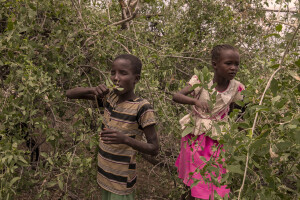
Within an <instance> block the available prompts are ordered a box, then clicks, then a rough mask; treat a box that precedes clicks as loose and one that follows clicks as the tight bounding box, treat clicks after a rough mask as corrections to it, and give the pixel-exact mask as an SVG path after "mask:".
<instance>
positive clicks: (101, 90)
mask: <svg viewBox="0 0 300 200" xmlns="http://www.w3.org/2000/svg"><path fill="white" fill-rule="evenodd" d="M108 92H109V89H108V88H107V87H106V85H104V84H101V85H98V86H97V87H93V88H92V90H91V93H92V94H93V95H96V96H97V97H100V98H103V97H104V96H105V95H106V94H108Z"/></svg>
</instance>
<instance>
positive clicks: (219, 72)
mask: <svg viewBox="0 0 300 200" xmlns="http://www.w3.org/2000/svg"><path fill="white" fill-rule="evenodd" d="M239 65H240V55H239V53H238V52H237V51H234V50H231V49H224V50H222V51H221V53H220V58H219V59H218V61H213V67H214V70H215V75H216V76H218V78H222V79H226V80H231V79H233V78H234V77H235V75H236V73H237V72H238V70H239Z"/></svg>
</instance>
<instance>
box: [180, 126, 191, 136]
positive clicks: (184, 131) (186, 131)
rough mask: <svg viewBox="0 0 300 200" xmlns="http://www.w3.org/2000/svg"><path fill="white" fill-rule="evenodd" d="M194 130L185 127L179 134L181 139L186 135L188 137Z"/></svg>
mask: <svg viewBox="0 0 300 200" xmlns="http://www.w3.org/2000/svg"><path fill="white" fill-rule="evenodd" d="M193 130H194V127H191V126H188V127H186V128H185V129H184V130H183V132H182V133H181V137H184V136H186V135H188V134H189V133H191V132H192V131H193Z"/></svg>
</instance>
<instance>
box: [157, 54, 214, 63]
mask: <svg viewBox="0 0 300 200" xmlns="http://www.w3.org/2000/svg"><path fill="white" fill-rule="evenodd" d="M161 56H163V57H171V58H182V59H190V60H199V61H201V62H203V63H206V64H209V63H208V62H206V61H205V60H202V59H201V58H195V57H185V56H174V55H161Z"/></svg>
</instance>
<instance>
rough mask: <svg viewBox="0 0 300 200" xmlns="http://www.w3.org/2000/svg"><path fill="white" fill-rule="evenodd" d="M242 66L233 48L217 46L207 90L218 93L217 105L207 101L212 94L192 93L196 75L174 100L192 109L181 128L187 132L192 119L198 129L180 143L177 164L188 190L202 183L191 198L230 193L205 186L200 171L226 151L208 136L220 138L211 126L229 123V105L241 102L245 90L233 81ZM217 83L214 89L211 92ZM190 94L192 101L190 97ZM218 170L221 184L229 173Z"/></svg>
mask: <svg viewBox="0 0 300 200" xmlns="http://www.w3.org/2000/svg"><path fill="white" fill-rule="evenodd" d="M239 64H240V56H239V53H238V51H237V49H236V48H234V47H233V46H230V45H217V46H215V47H214V48H213V50H212V66H213V69H214V77H213V80H211V82H210V83H209V84H208V88H211V89H212V90H213V91H217V95H216V102H215V104H214V106H213V108H210V107H209V106H208V101H209V100H210V92H209V91H207V90H206V89H204V88H200V87H196V88H195V89H192V87H193V85H195V84H199V83H200V81H199V80H198V77H197V75H194V76H193V77H192V78H191V79H190V81H189V82H188V85H187V86H186V87H185V88H183V89H182V90H180V91H179V92H177V93H176V94H174V96H173V100H174V101H175V102H177V103H181V104H189V105H192V111H191V113H190V114H188V115H186V116H184V117H183V118H182V119H181V120H180V124H181V126H182V128H183V129H184V128H185V126H186V125H187V124H188V123H189V121H190V119H191V118H192V119H193V120H194V123H195V127H194V129H193V131H192V132H191V133H190V134H188V135H186V136H185V137H183V138H182V139H181V150H180V154H179V156H178V158H177V160H176V163H175V166H176V167H177V168H178V173H179V178H181V179H183V182H184V183H185V184H186V185H187V186H191V185H192V184H193V183H194V180H198V181H199V183H198V184H196V185H195V184H194V186H193V187H191V196H192V197H195V198H200V199H213V198H214V192H217V193H218V195H220V196H221V197H224V196H225V195H227V196H228V194H229V192H230V189H229V188H227V185H222V186H220V187H217V186H215V185H214V184H213V183H212V182H208V181H206V183H205V181H204V180H203V177H202V176H201V174H200V173H199V171H200V170H201V169H203V167H204V166H205V165H206V163H205V162H206V161H207V160H210V159H211V158H213V159H215V160H217V159H218V158H219V154H220V151H224V150H222V146H220V145H218V144H219V143H218V141H217V140H213V139H212V138H211V137H209V136H207V135H206V134H205V132H207V131H208V130H211V131H212V136H217V135H218V133H217V131H216V130H215V128H214V127H213V126H212V122H213V121H227V119H228V112H229V110H230V105H231V104H233V102H234V101H237V100H242V98H243V97H242V95H241V91H242V90H244V88H245V87H244V85H243V84H241V83H240V82H239V81H236V80H234V77H235V75H236V73H237V72H238V69H239ZM215 83H216V86H215V88H212V86H213V84H215ZM189 94H191V96H192V97H190V96H188V95H189ZM214 146H215V147H218V148H217V150H216V151H213V150H212V148H213V147H214ZM203 157H204V158H205V160H206V161H205V160H204V159H203ZM223 161H224V160H223ZM215 167H218V169H219V177H218V181H220V180H221V175H222V174H225V173H226V169H225V168H223V166H222V165H221V164H218V163H217V164H216V165H215ZM205 174H207V173H205ZM206 178H207V179H208V180H211V179H210V178H211V176H210V175H209V174H207V175H206ZM207 179H206V180H207Z"/></svg>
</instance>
